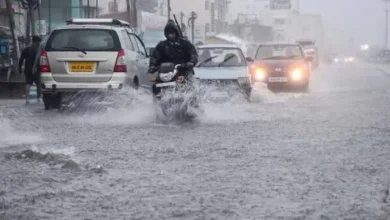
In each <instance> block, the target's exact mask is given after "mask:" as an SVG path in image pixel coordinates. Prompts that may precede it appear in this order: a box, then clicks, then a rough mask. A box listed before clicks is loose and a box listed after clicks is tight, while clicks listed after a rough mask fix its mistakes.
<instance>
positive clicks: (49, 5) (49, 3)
mask: <svg viewBox="0 0 390 220" xmlns="http://www.w3.org/2000/svg"><path fill="white" fill-rule="evenodd" d="M48 8H49V9H48V11H49V28H48V29H49V33H50V32H51V0H49V2H48ZM80 8H81V7H80ZM80 15H81V13H80Z"/></svg>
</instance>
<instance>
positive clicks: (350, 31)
mask: <svg viewBox="0 0 390 220" xmlns="http://www.w3.org/2000/svg"><path fill="white" fill-rule="evenodd" d="M301 12H302V13H318V14H322V15H323V21H324V25H325V32H326V36H327V42H328V43H333V44H335V45H345V44H348V43H350V38H352V40H353V43H355V44H358V45H360V44H365V43H368V44H379V45H383V44H384V33H385V32H384V28H385V4H384V2H382V0H301ZM329 41H330V42H329Z"/></svg>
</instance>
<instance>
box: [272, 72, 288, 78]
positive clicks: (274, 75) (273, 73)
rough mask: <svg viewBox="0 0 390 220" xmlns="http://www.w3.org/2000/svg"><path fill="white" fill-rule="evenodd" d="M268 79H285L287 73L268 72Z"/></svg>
mask: <svg viewBox="0 0 390 220" xmlns="http://www.w3.org/2000/svg"><path fill="white" fill-rule="evenodd" d="M269 76H270V77H285V76H287V73H285V72H270V74H269Z"/></svg>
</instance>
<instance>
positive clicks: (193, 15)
mask: <svg viewBox="0 0 390 220" xmlns="http://www.w3.org/2000/svg"><path fill="white" fill-rule="evenodd" d="M197 18H198V15H197V14H196V13H195V12H194V11H192V12H191V17H190V18H189V19H188V25H189V26H191V42H192V43H194V42H195V20H196V19H197Z"/></svg>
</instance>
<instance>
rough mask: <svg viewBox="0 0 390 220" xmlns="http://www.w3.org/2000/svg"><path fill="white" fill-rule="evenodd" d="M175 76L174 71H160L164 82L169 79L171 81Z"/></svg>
mask: <svg viewBox="0 0 390 220" xmlns="http://www.w3.org/2000/svg"><path fill="white" fill-rule="evenodd" d="M174 76H175V74H174V73H173V72H169V73H160V79H161V81H163V82H168V81H171V80H172V78H173V77H174Z"/></svg>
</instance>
